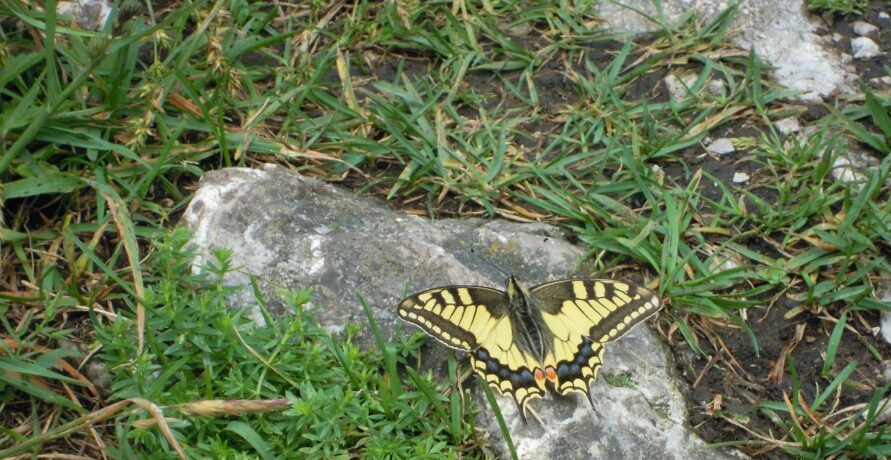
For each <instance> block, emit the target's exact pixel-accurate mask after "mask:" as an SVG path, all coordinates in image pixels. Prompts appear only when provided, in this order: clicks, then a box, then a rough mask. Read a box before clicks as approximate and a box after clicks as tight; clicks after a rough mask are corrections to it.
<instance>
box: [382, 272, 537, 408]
mask: <svg viewBox="0 0 891 460" xmlns="http://www.w3.org/2000/svg"><path fill="white" fill-rule="evenodd" d="M510 302H511V299H510V298H509V297H508V295H507V293H505V292H503V291H499V290H497V289H491V288H487V287H482V286H446V287H441V288H435V289H430V290H427V291H423V292H419V293H417V294H414V295H412V296H409V297H407V298H406V299H404V300H403V301H402V302H401V303H400V304H399V307H398V308H397V313H398V316H399V317H400V318H402V319H403V320H405V321H408V322H410V323H412V324H415V325H417V326H419V327H420V328H421V329H423V330H424V331H425V332H427V333H428V334H430V335H431V336H432V337H434V338H435V339H436V340H438V341H440V342H442V343H443V344H444V345H446V346H449V347H452V348H455V349H458V350H463V351H467V352H470V361H471V365H472V366H473V369H474V371H475V372H476V373H477V374H478V375H480V376H481V377H482V378H483V379H485V380H486V382H487V383H488V384H489V385H491V386H492V387H494V388H495V389H496V390H498V392H500V393H501V394H504V395H509V396H511V397H512V398H513V399H514V401H515V402H516V403H517V406H518V407H520V408H521V413H522V412H523V410H522V409H523V408H524V407H525V405H526V402H528V401H529V400H531V399H535V398H540V397H541V396H543V395H544V393H545V387H544V382H543V381H542V380H541V379H538V380H536V378H535V375H534V374H535V370H536V369H538V368H540V364H539V361H540V360H539V359H538V358H536V357H534V356H532V355H531V354H530V353H529V350H528V349H527V348H524V347H522V346H520V344H519V343H518V341H517V340H516V332H517V331H516V330H515V329H514V328H515V327H516V326H515V325H514V321H512V318H511V317H512V315H511V311H510V309H511V306H510V305H511V303H510Z"/></svg>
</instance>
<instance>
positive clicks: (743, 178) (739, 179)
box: [733, 172, 751, 184]
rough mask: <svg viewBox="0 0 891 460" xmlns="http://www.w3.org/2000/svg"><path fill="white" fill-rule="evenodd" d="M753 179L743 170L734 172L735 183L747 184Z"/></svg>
mask: <svg viewBox="0 0 891 460" xmlns="http://www.w3.org/2000/svg"><path fill="white" fill-rule="evenodd" d="M749 179H751V178H750V177H749V175H748V174H746V173H743V172H736V173H733V183H734V184H745V183H746V182H748V181H749Z"/></svg>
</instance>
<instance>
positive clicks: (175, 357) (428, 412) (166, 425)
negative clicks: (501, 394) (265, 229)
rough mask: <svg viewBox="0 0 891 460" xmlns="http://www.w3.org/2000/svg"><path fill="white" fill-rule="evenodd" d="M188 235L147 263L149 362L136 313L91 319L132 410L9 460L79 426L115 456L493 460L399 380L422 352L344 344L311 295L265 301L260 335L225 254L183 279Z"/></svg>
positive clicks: (158, 245) (122, 408)
mask: <svg viewBox="0 0 891 460" xmlns="http://www.w3.org/2000/svg"><path fill="white" fill-rule="evenodd" d="M186 237H187V234H186V233H185V232H183V231H177V232H174V233H173V234H171V235H170V236H168V237H166V238H165V239H164V240H161V241H157V242H155V244H153V247H154V248H155V251H154V252H153V254H152V257H151V258H150V259H149V260H147V261H145V263H144V265H143V267H144V272H145V275H146V277H145V286H146V289H145V294H144V296H143V301H144V307H145V310H146V322H145V329H146V337H147V339H146V342H145V349H144V351H143V353H141V354H139V353H137V352H136V347H137V344H136V342H135V341H134V340H133V336H134V334H135V333H136V331H135V326H136V324H135V321H134V318H133V317H132V316H130V315H127V314H118V315H114V316H113V317H110V318H104V317H103V316H101V315H98V314H96V313H92V314H91V319H92V321H93V323H94V325H95V329H94V330H95V331H96V333H97V336H96V338H97V340H98V344H99V345H100V347H101V351H100V352H99V353H98V355H97V358H98V359H101V361H102V362H103V363H105V365H106V366H107V369H108V371H109V372H110V376H109V377H110V388H109V391H111V394H110V395H109V398H110V399H111V400H119V401H123V402H124V403H128V404H120V403H119V404H116V405H113V406H112V408H111V409H104V410H100V411H98V412H93V413H90V414H86V415H84V416H82V417H81V418H78V419H75V420H73V423H71V424H68V425H65V426H62V427H60V428H58V429H56V430H52V431H51V432H49V433H44V434H42V435H36V436H34V437H30V438H27V439H24V438H23V439H20V441H24V442H22V443H21V444H19V445H18V446H15V447H11V448H6V449H0V455H2V456H3V457H4V458H6V457H7V456H11V455H18V454H24V453H28V452H39V451H40V450H41V449H43V448H45V447H46V443H52V442H54V440H56V439H57V438H58V436H59V435H60V434H64V433H70V430H71V429H72V427H78V423H79V424H80V427H83V426H84V425H86V424H87V423H91V424H93V425H94V426H97V427H102V426H104V428H94V431H93V434H94V435H96V436H99V437H100V439H101V438H102V437H105V436H110V435H113V436H114V437H115V441H113V442H108V443H106V444H107V450H106V454H107V455H108V456H110V457H113V458H147V457H149V456H151V457H154V458H176V457H177V453H179V454H180V456H183V455H185V456H187V457H188V458H232V457H236V456H239V455H255V456H259V457H261V458H319V459H322V458H348V457H352V456H356V455H360V454H361V455H365V456H370V457H387V456H390V457H394V458H415V457H418V456H428V457H431V456H432V458H457V456H459V455H463V456H471V457H473V456H475V455H479V454H480V452H479V450H478V448H477V447H474V445H475V443H476V442H475V441H474V438H473V435H474V431H473V430H472V428H471V427H470V425H468V424H465V423H459V424H458V425H452V424H451V423H450V417H449V412H448V411H447V410H444V407H446V405H447V404H444V403H447V401H448V399H447V398H445V397H444V396H439V397H438V399H437V400H435V401H430V400H428V399H426V398H424V397H419V395H418V394H417V393H416V392H415V391H409V390H408V388H409V385H408V381H406V380H403V379H402V378H401V377H400V374H398V373H394V371H395V370H396V365H397V364H399V363H404V362H405V359H406V358H407V357H408V356H409V355H411V354H414V353H416V352H417V347H418V345H419V342H417V341H415V342H412V343H402V344H391V345H389V346H388V347H386V348H384V349H383V350H384V351H383V353H380V352H371V351H363V350H362V349H360V348H359V347H358V346H357V345H355V344H353V343H352V339H353V335H354V334H355V332H357V330H358V329H357V328H354V327H353V328H348V329H347V333H346V337H345V338H343V339H342V340H335V339H333V338H332V337H331V336H330V335H328V333H326V332H325V331H324V330H323V329H322V328H320V327H319V326H318V325H317V324H316V323H315V321H314V320H313V316H312V312H311V311H307V310H306V309H305V307H304V303H305V302H306V300H308V298H309V295H308V294H309V293H308V292H305V291H301V292H297V293H288V294H286V295H285V303H286V305H287V306H288V307H289V309H290V310H291V313H288V314H285V315H284V316H279V317H272V316H270V315H269V313H268V311H267V310H266V309H265V307H264V305H263V304H262V303H260V304H259V305H258V307H257V308H258V309H259V311H260V312H262V315H263V317H264V319H265V320H266V321H267V325H266V326H265V327H260V326H258V325H257V324H256V322H254V321H251V320H247V319H245V317H244V312H243V311H238V310H233V309H230V308H229V307H228V306H227V305H226V302H225V297H226V294H228V293H231V291H232V288H227V287H225V286H223V285H222V284H220V282H219V281H214V280H220V279H222V275H223V274H224V273H225V272H226V271H227V270H228V269H229V268H228V261H227V259H226V255H225V254H223V253H220V254H217V258H216V259H215V262H216V266H215V267H207V268H208V271H206V272H205V275H201V276H194V277H188V278H184V277H183V275H182V273H183V270H187V266H188V263H189V261H190V260H192V259H191V257H190V256H189V254H188V253H186V252H184V250H183V247H184V245H185V244H186V243H187V238H186ZM257 300H261V299H257ZM385 355H386V356H385ZM134 356H137V358H136V359H133V357H134ZM385 362H389V363H390V365H389V366H387V365H385ZM411 376H412V377H411V378H412V381H411V384H410V385H411V388H423V389H425V391H426V392H427V393H428V394H430V395H441V394H443V393H445V392H444V391H443V390H444V389H443V388H442V384H440V387H439V388H436V387H434V386H433V384H431V383H430V381H429V379H430V377H429V375H428V376H427V377H423V376H421V375H419V374H415V373H412V374H411ZM48 377H52V376H48ZM69 380H70V379H69ZM74 383H76V382H74ZM48 402H52V401H48ZM459 420H460V418H459ZM421 433H423V436H421V435H420V434H421Z"/></svg>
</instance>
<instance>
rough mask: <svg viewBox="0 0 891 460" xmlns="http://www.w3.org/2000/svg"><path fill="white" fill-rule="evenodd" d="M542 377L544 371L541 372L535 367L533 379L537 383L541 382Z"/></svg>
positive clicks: (543, 376)
mask: <svg viewBox="0 0 891 460" xmlns="http://www.w3.org/2000/svg"><path fill="white" fill-rule="evenodd" d="M544 378H545V374H544V372H542V370H541V369H539V368H537V367H536V368H535V381H536V382H538V383H539V384H541V382H543V381H544Z"/></svg>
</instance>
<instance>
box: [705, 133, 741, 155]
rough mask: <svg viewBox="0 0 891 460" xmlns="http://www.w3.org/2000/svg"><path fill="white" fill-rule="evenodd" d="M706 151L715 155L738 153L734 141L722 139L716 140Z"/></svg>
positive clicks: (706, 147)
mask: <svg viewBox="0 0 891 460" xmlns="http://www.w3.org/2000/svg"><path fill="white" fill-rule="evenodd" d="M705 151H706V152H708V153H711V154H713V155H727V154H728V153H733V152H735V151H736V147H734V146H733V141H732V140H730V139H729V138H726V137H722V138H720V139H715V140H714V141H713V142H712V143H710V144H708V145H706V146H705Z"/></svg>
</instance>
